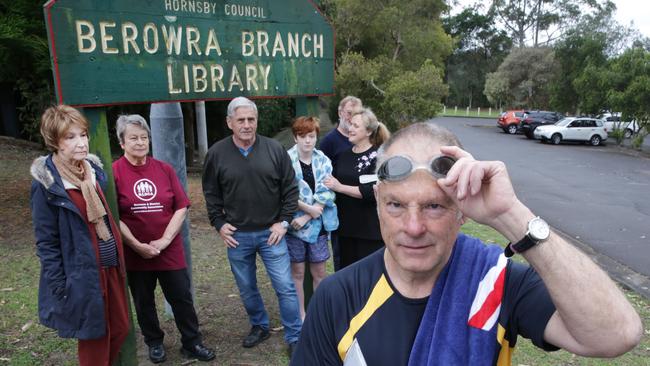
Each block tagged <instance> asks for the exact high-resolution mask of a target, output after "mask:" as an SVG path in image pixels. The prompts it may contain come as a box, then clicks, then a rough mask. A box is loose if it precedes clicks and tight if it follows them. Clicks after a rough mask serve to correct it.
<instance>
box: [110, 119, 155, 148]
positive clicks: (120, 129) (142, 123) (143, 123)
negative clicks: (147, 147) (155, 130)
mask: <svg viewBox="0 0 650 366" xmlns="http://www.w3.org/2000/svg"><path fill="white" fill-rule="evenodd" d="M128 125H134V126H138V127H140V128H142V129H143V130H145V131H147V135H148V136H149V138H151V129H150V128H149V125H148V124H147V120H146V119H144V117H142V116H141V115H139V114H123V115H121V116H119V117H118V118H117V124H116V126H115V130H116V132H117V140H118V141H119V142H120V144H123V143H124V132H125V131H126V127H127V126H128Z"/></svg>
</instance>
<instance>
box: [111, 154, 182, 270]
mask: <svg viewBox="0 0 650 366" xmlns="http://www.w3.org/2000/svg"><path fill="white" fill-rule="evenodd" d="M113 175H114V176H115V188H116V189H117V203H118V205H119V210H120V220H121V221H122V222H123V223H125V224H126V226H128V227H129V229H130V230H131V233H132V234H133V236H135V237H136V239H138V240H139V241H140V242H142V243H149V242H151V241H153V240H156V239H160V238H161V237H162V236H163V234H164V232H165V229H166V228H167V225H168V224H169V221H170V220H171V218H172V216H173V215H174V212H176V211H177V210H180V209H182V208H184V207H189V205H190V200H189V199H188V198H187V194H185V190H184V189H183V186H182V185H181V182H180V181H179V180H178V177H177V176H176V172H175V171H174V169H173V168H172V167H171V165H169V164H167V163H165V162H162V161H159V160H156V159H154V158H152V157H150V156H148V157H147V161H146V163H145V164H144V165H138V166H136V165H132V164H131V163H130V162H129V161H128V160H127V159H126V158H125V157H124V156H122V157H121V158H119V159H118V160H117V161H115V162H113ZM124 259H125V260H126V269H127V270H129V271H170V270H176V269H183V268H185V267H187V264H186V263H185V251H184V250H183V238H182V236H181V234H180V233H179V234H178V235H176V237H175V238H174V240H172V242H171V244H169V246H168V247H167V248H165V250H163V251H162V253H160V255H158V256H157V257H154V258H151V259H145V258H142V257H141V256H140V255H139V254H138V253H136V252H135V251H134V250H133V249H131V248H130V247H129V246H128V245H124Z"/></svg>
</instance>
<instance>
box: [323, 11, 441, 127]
mask: <svg viewBox="0 0 650 366" xmlns="http://www.w3.org/2000/svg"><path fill="white" fill-rule="evenodd" d="M322 6H323V8H324V9H325V11H326V13H327V14H329V15H330V16H331V17H333V20H334V25H335V28H336V30H337V39H339V40H342V41H339V42H338V48H337V53H338V56H337V70H336V89H337V94H338V95H339V96H342V95H345V94H354V95H357V96H359V97H360V98H362V100H363V103H364V104H365V105H369V106H371V107H372V108H373V110H374V111H375V112H376V114H377V115H378V117H379V118H380V119H381V120H383V121H384V122H386V123H387V124H388V125H389V126H390V127H393V128H395V127H396V126H399V125H402V124H405V123H410V122H412V121H414V120H417V119H424V118H430V117H432V116H434V115H435V113H436V112H437V111H439V110H441V109H442V105H441V104H440V101H441V98H442V97H443V96H444V95H445V94H446V93H447V87H446V86H445V85H444V84H443V82H442V76H441V75H442V69H443V67H444V60H445V58H446V57H447V56H448V55H449V54H450V53H451V38H450V37H449V36H448V35H447V34H446V33H445V32H444V30H443V28H442V24H441V22H440V19H439V18H440V13H441V12H442V11H443V10H444V9H445V3H444V2H443V1H442V0H414V1H407V2H403V1H398V0H329V1H323V2H322ZM436 70H437V71H436ZM426 88H432V89H431V90H425V89H426ZM423 92H425V94H422V93H423ZM418 93H419V95H418ZM420 98H434V99H431V100H429V101H428V102H429V103H430V105H429V106H428V107H427V108H426V109H425V110H424V111H422V113H420V111H415V110H414V108H412V107H411V106H407V105H406V104H408V103H409V102H416V103H417V104H418V105H420V106H421V104H420V103H419V102H417V101H418V100H419V99H420ZM396 100H402V103H396V102H395V101H396ZM389 105H390V107H389ZM425 112H426V113H425Z"/></svg>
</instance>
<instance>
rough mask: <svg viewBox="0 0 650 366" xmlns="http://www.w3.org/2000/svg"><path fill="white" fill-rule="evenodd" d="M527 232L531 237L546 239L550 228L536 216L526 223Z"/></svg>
mask: <svg viewBox="0 0 650 366" xmlns="http://www.w3.org/2000/svg"><path fill="white" fill-rule="evenodd" d="M528 232H529V235H530V236H531V237H532V238H533V239H536V240H546V239H547V238H548V236H549V235H550V234H551V228H550V227H549V226H548V224H547V223H546V221H544V220H542V219H541V218H539V217H536V218H534V219H532V220H530V223H529V224H528Z"/></svg>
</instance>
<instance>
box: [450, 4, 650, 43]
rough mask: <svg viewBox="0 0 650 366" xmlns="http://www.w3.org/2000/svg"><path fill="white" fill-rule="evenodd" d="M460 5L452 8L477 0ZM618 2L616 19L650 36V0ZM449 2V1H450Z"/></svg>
mask: <svg viewBox="0 0 650 366" xmlns="http://www.w3.org/2000/svg"><path fill="white" fill-rule="evenodd" d="M457 1H458V3H459V5H458V6H457V7H456V8H454V9H452V14H454V13H457V12H458V11H460V9H462V7H463V6H467V5H471V4H474V3H476V2H477V1H476V0H457ZM613 1H614V4H616V20H617V21H618V22H619V23H622V24H624V25H629V24H630V22H631V21H633V22H634V27H635V28H637V29H638V30H639V31H640V32H641V34H643V35H644V36H646V37H650V1H648V0H613ZM448 3H449V2H448Z"/></svg>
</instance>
